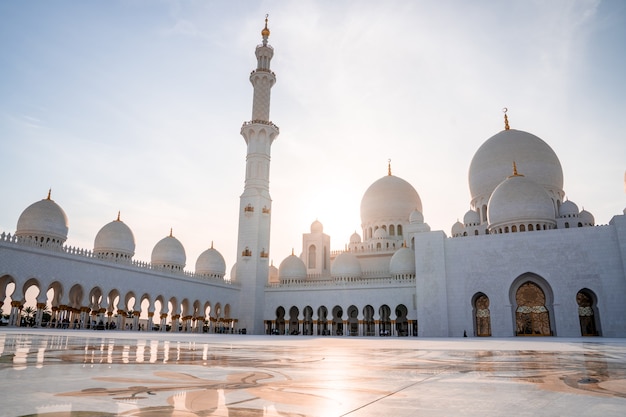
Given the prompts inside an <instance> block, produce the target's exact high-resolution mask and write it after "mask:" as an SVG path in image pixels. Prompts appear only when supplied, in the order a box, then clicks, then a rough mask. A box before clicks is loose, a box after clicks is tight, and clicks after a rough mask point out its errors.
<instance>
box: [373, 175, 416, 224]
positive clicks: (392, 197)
mask: <svg viewBox="0 0 626 417" xmlns="http://www.w3.org/2000/svg"><path fill="white" fill-rule="evenodd" d="M415 209H417V210H419V211H420V212H421V211H422V201H421V200H420V197H419V195H418V194H417V191H415V188H413V186H412V185H411V184H409V183H408V182H406V181H405V180H403V179H402V178H399V177H396V176H394V175H391V174H390V175H387V176H384V177H382V178H381V179H379V180H378V181H376V182H374V183H373V184H372V185H370V186H369V188H368V189H367V191H365V194H364V195H363V198H362V200H361V223H362V224H363V226H364V227H366V226H368V227H374V226H376V225H383V224H387V223H388V222H390V221H391V222H403V223H406V222H407V221H408V220H409V215H410V214H411V213H412V212H413V210H415Z"/></svg>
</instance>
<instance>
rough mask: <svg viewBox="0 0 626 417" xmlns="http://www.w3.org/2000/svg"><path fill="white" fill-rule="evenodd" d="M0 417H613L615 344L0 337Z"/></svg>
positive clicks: (619, 408)
mask: <svg viewBox="0 0 626 417" xmlns="http://www.w3.org/2000/svg"><path fill="white" fill-rule="evenodd" d="M0 395H1V397H0V398H1V399H0V415H2V416H42V417H44V416H45V417H84V416H103V417H104V416H155V417H159V416H307V417H313V416H321V417H326V416H350V417H364V416H377V417H379V416H417V415H419V416H505V415H509V416H574V415H585V416H624V415H626V339H604V338H581V339H561V338H510V339H484V338H483V339H476V338H462V339H421V338H349V337H341V338H339V337H306V336H268V337H263V336H249V335H247V336H243V335H190V334H161V333H158V334H155V333H145V332H143V333H142V332H121V331H106V332H104V331H88V330H80V331H79V330H76V331H71V330H70V331H68V330H60V331H59V330H43V329H41V330H37V329H35V330H28V331H25V330H24V329H15V328H7V327H2V328H0Z"/></svg>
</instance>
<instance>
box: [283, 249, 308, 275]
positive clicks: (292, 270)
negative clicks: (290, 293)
mask: <svg viewBox="0 0 626 417" xmlns="http://www.w3.org/2000/svg"><path fill="white" fill-rule="evenodd" d="M278 278H280V280H281V281H284V280H302V279H306V266H305V265H304V262H302V259H300V258H298V257H297V256H296V255H289V256H288V257H286V258H285V259H284V260H283V261H282V262H281V263H280V266H279V267H278Z"/></svg>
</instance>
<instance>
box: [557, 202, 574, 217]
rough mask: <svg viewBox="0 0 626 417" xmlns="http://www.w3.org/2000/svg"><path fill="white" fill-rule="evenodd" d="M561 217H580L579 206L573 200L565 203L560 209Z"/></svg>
mask: <svg viewBox="0 0 626 417" xmlns="http://www.w3.org/2000/svg"><path fill="white" fill-rule="evenodd" d="M559 217H578V206H577V205H576V203H574V202H573V201H571V200H567V201H564V202H563V204H561V207H559Z"/></svg>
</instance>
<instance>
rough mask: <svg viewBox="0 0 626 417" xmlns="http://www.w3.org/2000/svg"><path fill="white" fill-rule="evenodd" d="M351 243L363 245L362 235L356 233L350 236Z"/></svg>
mask: <svg viewBox="0 0 626 417" xmlns="http://www.w3.org/2000/svg"><path fill="white" fill-rule="evenodd" d="M350 243H361V235H360V234H358V233H357V232H356V231H355V232H354V233H352V236H350Z"/></svg>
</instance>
